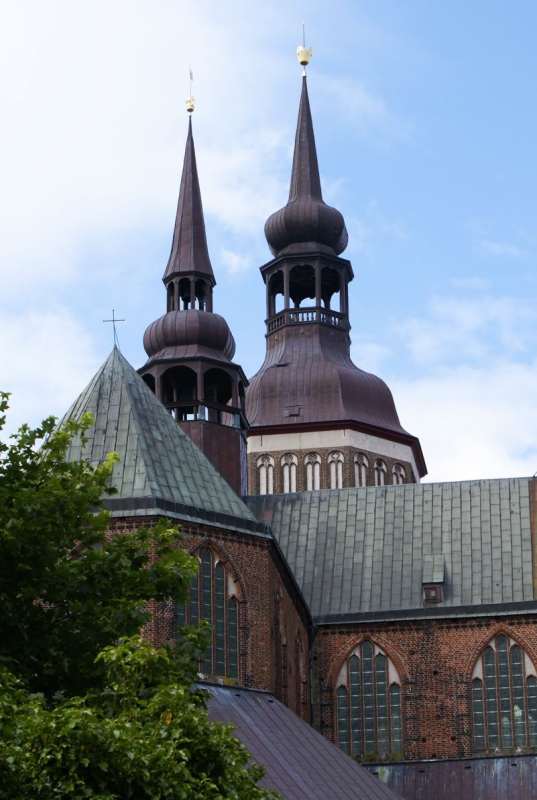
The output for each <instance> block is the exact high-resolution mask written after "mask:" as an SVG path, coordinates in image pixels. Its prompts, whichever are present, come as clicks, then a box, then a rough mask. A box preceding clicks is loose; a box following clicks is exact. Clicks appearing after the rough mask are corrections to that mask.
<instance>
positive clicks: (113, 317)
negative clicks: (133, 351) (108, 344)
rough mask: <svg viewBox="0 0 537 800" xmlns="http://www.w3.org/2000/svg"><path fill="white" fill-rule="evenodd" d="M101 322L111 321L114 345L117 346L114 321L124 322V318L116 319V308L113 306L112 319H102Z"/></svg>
mask: <svg viewBox="0 0 537 800" xmlns="http://www.w3.org/2000/svg"><path fill="white" fill-rule="evenodd" d="M103 322H111V323H112V328H113V331H114V345H115V346H116V347H119V340H118V338H117V329H116V323H118V322H126V320H125V319H118V318H117V317H116V310H115V308H113V309H112V319H103Z"/></svg>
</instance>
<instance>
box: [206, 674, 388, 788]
mask: <svg viewBox="0 0 537 800" xmlns="http://www.w3.org/2000/svg"><path fill="white" fill-rule="evenodd" d="M203 688H204V689H208V690H209V692H210V695H211V699H210V700H209V717H210V718H211V719H213V720H215V721H217V722H225V723H232V724H233V725H234V727H235V731H234V732H235V735H236V736H237V738H238V739H240V741H241V742H242V743H243V744H244V745H245V746H246V748H247V749H248V750H249V751H250V753H251V755H252V757H253V760H254V761H256V762H257V763H258V764H260V765H261V766H262V767H264V768H265V770H266V774H265V777H264V778H263V779H262V781H261V784H262V785H263V786H266V787H267V788H270V789H277V790H278V791H279V792H280V793H281V794H282V795H283V797H284V798H285V800H304V798H308V800H329V799H330V800H332V798H333V800H336V798H337V800H397V798H399V797H400V796H399V795H397V794H395V793H394V792H392V791H391V789H388V787H387V786H386V785H385V784H383V783H381V781H379V780H378V778H376V777H374V776H373V775H370V774H369V773H368V772H367V770H365V769H364V768H363V767H361V766H359V765H358V764H357V763H356V762H355V761H353V759H352V758H350V757H349V756H347V755H345V753H343V752H342V751H341V750H339V748H337V747H336V746H335V745H333V744H332V743H331V742H329V741H328V739H326V738H325V737H324V736H321V734H320V733H317V731H316V730H314V729H313V728H312V727H311V726H310V725H308V724H307V722H304V721H303V720H301V719H300V718H299V717H297V716H296V714H294V713H293V712H292V711H290V710H289V709H288V708H286V706H284V705H283V703H280V702H279V701H278V700H276V699H275V698H274V697H273V696H272V695H271V694H268V693H267V692H259V691H252V690H251V689H246V690H245V689H235V688H232V687H224V686H204V687H203Z"/></svg>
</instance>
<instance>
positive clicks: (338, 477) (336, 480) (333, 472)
mask: <svg viewBox="0 0 537 800" xmlns="http://www.w3.org/2000/svg"><path fill="white" fill-rule="evenodd" d="M343 461H344V458H343V453H341V452H340V451H339V450H334V452H333V453H330V455H329V456H328V469H329V472H330V488H331V489H343Z"/></svg>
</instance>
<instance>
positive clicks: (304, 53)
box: [296, 23, 313, 75]
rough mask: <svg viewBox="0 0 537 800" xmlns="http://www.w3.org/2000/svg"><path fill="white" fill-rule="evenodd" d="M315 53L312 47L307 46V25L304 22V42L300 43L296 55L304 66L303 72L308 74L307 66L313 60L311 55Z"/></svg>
mask: <svg viewBox="0 0 537 800" xmlns="http://www.w3.org/2000/svg"><path fill="white" fill-rule="evenodd" d="M312 55H313V51H312V49H311V47H306V26H305V25H304V23H302V44H299V45H298V47H297V49H296V57H297V58H298V63H299V64H300V66H301V67H302V74H303V75H305V74H306V67H307V66H308V64H309V63H310V61H311V57H312Z"/></svg>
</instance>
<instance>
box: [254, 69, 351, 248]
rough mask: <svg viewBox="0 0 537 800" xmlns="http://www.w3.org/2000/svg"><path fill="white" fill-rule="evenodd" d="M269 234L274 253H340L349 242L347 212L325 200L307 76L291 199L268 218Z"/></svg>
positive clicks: (266, 234)
mask: <svg viewBox="0 0 537 800" xmlns="http://www.w3.org/2000/svg"><path fill="white" fill-rule="evenodd" d="M265 236H266V238H267V242H268V245H269V247H270V250H271V252H272V254H273V255H274V256H277V255H280V254H282V253H292V252H299V251H303V250H319V249H320V250H327V252H329V253H333V254H335V255H339V254H340V253H342V252H343V251H344V250H345V248H346V246H347V242H348V234H347V229H346V227H345V220H344V219H343V215H342V214H341V213H340V212H339V211H338V210H337V209H336V208H332V206H329V205H327V204H326V203H325V202H324V201H323V196H322V191H321V179H320V176H319V165H318V162H317V151H316V148H315V136H314V133H313V123H312V119H311V110H310V103H309V98H308V87H307V83H306V77H305V76H304V77H303V78H302V94H301V97H300V108H299V111H298V123H297V129H296V138H295V152H294V155H293V170H292V175H291V187H290V190H289V200H288V202H287V205H285V206H284V207H283V208H280V210H279V211H276V212H275V213H274V214H272V215H271V216H270V217H269V218H268V220H267V222H266V223H265Z"/></svg>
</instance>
